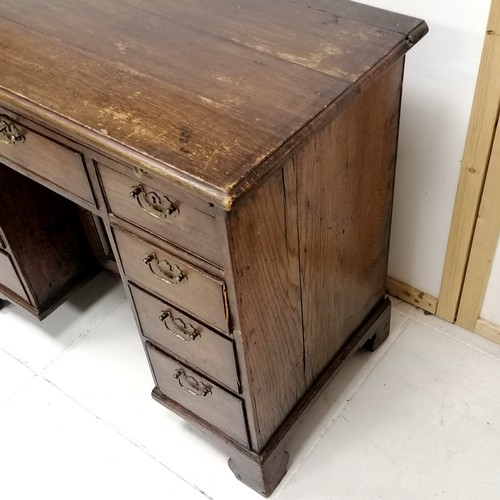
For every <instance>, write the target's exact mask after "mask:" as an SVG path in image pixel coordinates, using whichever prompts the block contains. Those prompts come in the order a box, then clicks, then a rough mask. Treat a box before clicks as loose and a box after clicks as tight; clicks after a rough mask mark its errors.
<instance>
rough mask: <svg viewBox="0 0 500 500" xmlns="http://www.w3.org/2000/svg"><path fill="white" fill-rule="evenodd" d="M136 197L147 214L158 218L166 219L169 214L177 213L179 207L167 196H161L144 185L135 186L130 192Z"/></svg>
mask: <svg viewBox="0 0 500 500" xmlns="http://www.w3.org/2000/svg"><path fill="white" fill-rule="evenodd" d="M130 196H132V198H135V200H136V201H137V204H138V205H139V207H140V208H141V209H142V210H144V212H146V213H147V214H149V215H151V216H152V217H156V218H157V219H166V218H167V217H168V216H169V215H177V214H178V213H179V210H178V208H177V207H176V206H175V205H174V204H173V203H172V202H171V201H170V200H169V199H168V198H167V197H166V196H165V195H163V196H160V195H159V194H157V193H155V192H154V191H149V192H148V191H146V189H145V188H144V186H142V185H141V184H139V185H138V186H134V187H133V188H132V191H131V193H130Z"/></svg>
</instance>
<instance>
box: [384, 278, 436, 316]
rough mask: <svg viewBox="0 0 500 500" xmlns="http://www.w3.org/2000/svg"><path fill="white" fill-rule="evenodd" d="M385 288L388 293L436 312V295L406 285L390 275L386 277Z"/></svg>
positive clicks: (428, 310)
mask: <svg viewBox="0 0 500 500" xmlns="http://www.w3.org/2000/svg"><path fill="white" fill-rule="evenodd" d="M386 289H387V293H388V294H389V295H392V296H393V297H397V298H398V299H401V300H404V301H405V302H408V303H409V304H411V305H413V306H417V307H418V308H420V309H423V310H424V311H427V312H429V313H431V314H436V308H437V304H438V299H437V298H436V297H433V296H432V295H430V294H428V293H425V292H422V291H421V290H418V289H417V288H414V287H412V286H411V285H407V284H406V283H403V282H402V281H398V280H397V279H395V278H391V277H390V276H389V277H388V278H387V283H386Z"/></svg>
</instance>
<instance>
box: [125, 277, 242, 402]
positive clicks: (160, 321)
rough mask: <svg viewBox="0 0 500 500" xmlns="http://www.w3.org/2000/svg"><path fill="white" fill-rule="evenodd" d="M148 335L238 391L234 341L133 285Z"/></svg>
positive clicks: (135, 302)
mask: <svg viewBox="0 0 500 500" xmlns="http://www.w3.org/2000/svg"><path fill="white" fill-rule="evenodd" d="M130 289H131V292H132V296H133V298H134V304H135V308H136V311H137V316H138V317H139V321H140V323H141V328H142V332H143V334H144V336H145V337H147V338H148V339H150V340H153V341H154V342H156V343H157V344H159V345H160V346H162V347H163V348H164V349H166V350H167V351H168V352H171V353H172V354H174V355H175V357H177V358H179V359H181V360H182V361H184V362H186V363H187V364H189V365H191V366H193V367H194V368H195V369H197V370H198V371H201V372H203V373H205V374H206V375H207V376H209V377H210V378H212V379H213V380H215V381H216V382H219V383H221V384H222V385H224V386H226V387H228V388H229V389H231V390H233V391H234V392H239V386H238V375H237V370H236V361H235V358H234V350H233V343H232V342H231V341H230V340H228V339H226V338H224V337H223V336H222V335H219V334H218V333H215V332H213V331H212V330H210V329H209V328H207V327H206V326H204V325H202V324H201V323H198V322H197V321H194V320H193V319H192V318H190V317H189V316H186V315H184V314H182V313H181V312H180V311H178V310H177V309H175V308H174V307H172V306H170V305H167V304H165V303H164V302H161V301H160V300H158V299H156V298H155V297H153V296H151V295H149V294H148V293H146V292H144V291H142V290H140V289H139V288H136V287H135V286H133V285H131V287H130Z"/></svg>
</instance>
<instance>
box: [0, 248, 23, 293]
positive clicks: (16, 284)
mask: <svg viewBox="0 0 500 500" xmlns="http://www.w3.org/2000/svg"><path fill="white" fill-rule="evenodd" d="M0 283H1V284H2V285H3V286H4V287H6V288H8V289H9V290H10V291H12V292H14V293H15V294H17V295H19V297H21V298H22V299H23V300H26V301H27V302H28V301H29V299H28V296H27V295H26V292H25V291H24V288H23V285H22V283H21V280H20V279H19V276H18V275H17V273H16V270H15V269H14V266H13V265H12V262H11V261H10V258H9V256H8V254H6V253H4V252H1V251H0Z"/></svg>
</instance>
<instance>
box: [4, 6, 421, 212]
mask: <svg viewBox="0 0 500 500" xmlns="http://www.w3.org/2000/svg"><path fill="white" fill-rule="evenodd" d="M424 33H425V23H422V22H421V21H419V20H416V19H413V18H409V17H406V16H400V15H397V14H392V13H387V12H384V11H381V10H378V9H373V8H371V7H366V6H363V5H360V4H356V3H353V2H349V1H345V0H337V1H331V2H327V1H324V0H312V1H306V0H295V1H292V0H274V1H273V2H268V1H264V0H256V1H253V2H235V1H233V0H212V1H211V2H209V3H207V2H206V1H203V0H191V1H189V2H177V1H175V0H161V1H160V0H143V1H136V0H134V1H132V0H102V1H99V2H96V1H95V0H46V1H44V2H39V1H35V0H26V1H23V2H19V1H15V0H0V48H1V50H0V97H1V98H3V100H5V101H7V102H8V104H10V105H11V106H12V107H16V106H17V107H18V108H19V109H23V106H25V105H26V102H27V100H28V99H29V100H30V101H32V102H36V103H37V106H38V107H37V106H33V109H32V112H33V115H36V113H37V112H38V113H40V116H42V115H43V116H46V113H54V114H55V115H57V116H58V118H59V119H60V120H61V119H62V123H63V124H66V125H64V126H68V127H69V126H70V125H71V127H72V129H71V130H73V131H75V130H76V131H77V132H78V133H79V134H80V136H81V139H82V142H85V143H86V144H89V145H91V146H92V145H95V148H96V149H99V148H100V147H101V148H102V147H104V146H103V144H105V145H107V146H106V147H110V148H117V150H119V148H120V147H123V148H125V149H127V150H131V151H134V152H137V153H138V154H140V155H142V156H143V157H144V159H145V161H147V160H148V159H150V160H153V161H154V162H155V166H156V168H160V170H161V171H162V172H163V173H164V174H165V175H166V176H169V175H170V176H172V178H173V179H176V180H178V181H179V179H183V180H184V182H185V183H189V182H188V181H191V182H192V185H193V186H194V187H195V188H198V189H201V188H200V187H199V186H205V187H206V189H208V190H209V191H210V192H211V193H215V194H214V197H215V198H216V201H219V202H220V204H222V205H224V201H221V200H224V199H225V198H224V197H226V202H225V203H226V207H227V206H229V205H228V203H229V202H228V201H227V199H230V195H231V193H232V192H236V191H235V190H236V188H237V186H239V185H241V184H242V183H244V182H245V179H247V178H248V177H249V175H250V173H251V172H253V171H254V170H256V169H258V168H259V165H260V166H261V168H267V167H265V166H262V165H266V164H264V163H263V161H264V160H265V159H266V158H268V157H270V156H271V155H272V154H273V152H275V151H276V150H277V149H278V148H280V147H281V146H282V145H283V144H285V143H286V142H287V140H288V139H289V138H290V137H291V136H293V135H294V133H296V132H297V131H298V130H300V129H301V128H302V127H303V126H304V125H305V124H307V123H308V122H310V121H311V120H312V119H313V118H314V117H315V116H316V115H318V114H319V113H320V112H321V111H322V110H324V109H325V107H327V106H328V105H330V104H331V103H332V102H333V101H335V100H336V99H337V98H338V97H339V96H340V95H342V94H343V93H344V91H345V90H346V89H347V88H348V87H349V86H351V85H352V84H353V83H354V84H355V83H356V82H358V81H359V80H360V79H361V78H362V77H363V75H365V74H367V73H368V72H369V71H370V70H372V69H373V67H374V66H376V65H378V64H381V63H383V62H384V61H385V62H386V63H387V61H388V60H389V59H391V58H392V60H395V59H397V57H399V56H401V55H402V54H403V53H404V52H406V50H408V48H409V46H411V44H413V43H414V42H416V41H418V38H420V36H422V35H423V34H424ZM23 103H24V104H23ZM37 109H38V111H37ZM42 110H43V113H42ZM44 113H45V114H44ZM64 126H63V125H61V127H62V128H64ZM75 127H76V128H75ZM99 144H101V146H99ZM110 145H111V146H110ZM158 165H159V166H160V167H158ZM179 182H180V181H179ZM251 188H252V186H251V185H248V186H246V188H245V189H246V190H250V189H251ZM207 192H208V191H207Z"/></svg>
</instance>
